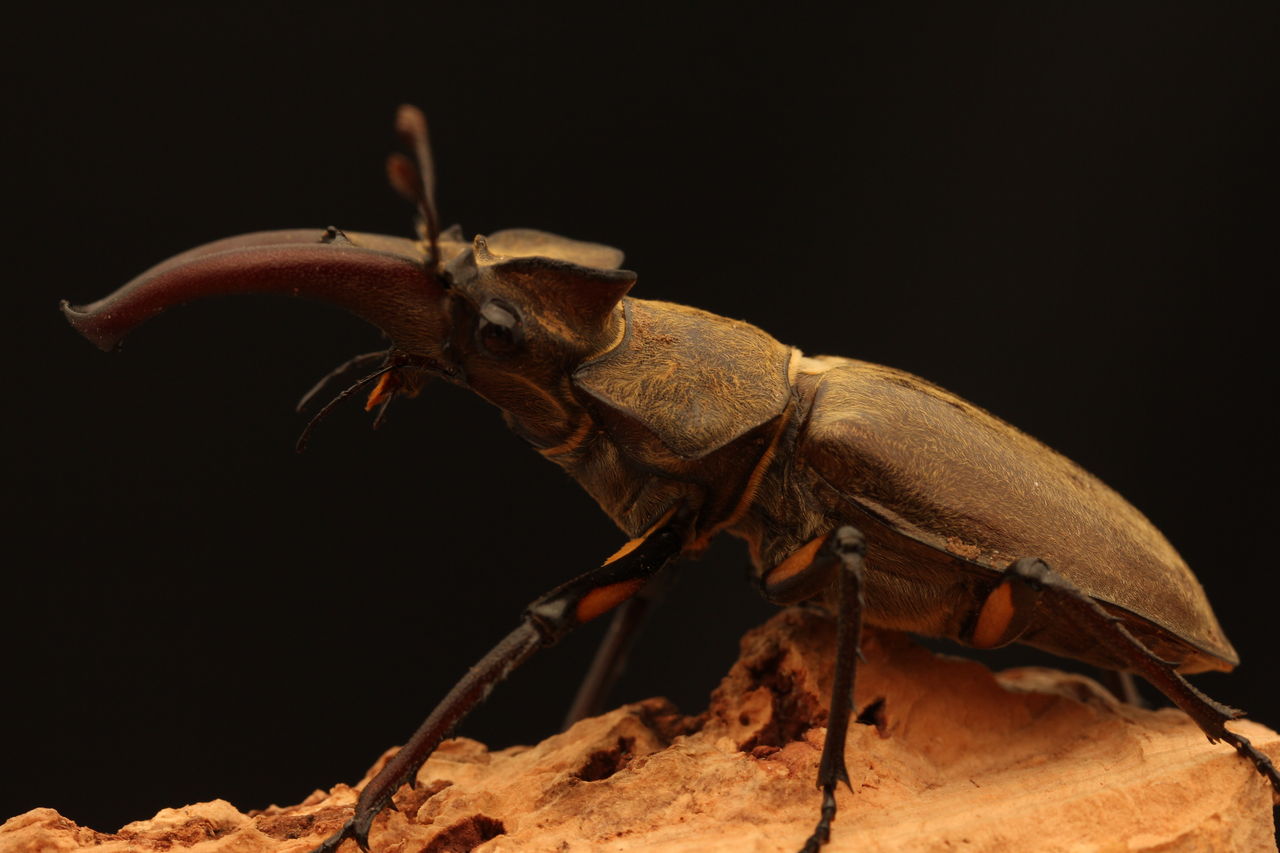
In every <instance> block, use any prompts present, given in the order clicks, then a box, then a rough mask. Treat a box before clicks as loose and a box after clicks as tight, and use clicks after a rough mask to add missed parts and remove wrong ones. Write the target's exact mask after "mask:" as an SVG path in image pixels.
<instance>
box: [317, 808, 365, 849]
mask: <svg viewBox="0 0 1280 853" xmlns="http://www.w3.org/2000/svg"><path fill="white" fill-rule="evenodd" d="M356 823H357V822H356V819H355V818H354V817H352V818H351V819H349V820H348V821H347V822H346V823H344V824H343V825H342V829H339V830H338V831H337V832H335V833H334V834H333V835H330V836H329V837H328V838H326V839H325V840H324V841H322V842H320V845H319V846H318V847H316V848H315V849H314V850H312V851H311V853H338V848H339V847H341V846H342V842H344V841H346V840H347V839H348V838H351V839H354V840H355V842H356V844H358V845H360V849H361V850H363V851H365V853H369V829H368V827H365V829H364V831H361V830H360V828H359V827H358V826H357V825H356Z"/></svg>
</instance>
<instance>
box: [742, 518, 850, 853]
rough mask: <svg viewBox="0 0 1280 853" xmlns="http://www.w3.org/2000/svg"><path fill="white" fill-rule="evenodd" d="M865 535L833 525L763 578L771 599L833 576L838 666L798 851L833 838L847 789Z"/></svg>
mask: <svg viewBox="0 0 1280 853" xmlns="http://www.w3.org/2000/svg"><path fill="white" fill-rule="evenodd" d="M866 550H867V545H866V539H865V538H864V537H863V535H862V533H861V531H859V530H858V529H857V528H855V527H849V526H844V527H840V528H837V529H836V530H835V532H834V533H831V534H830V535H829V537H828V536H821V537H818V538H817V539H814V540H813V541H811V542H810V543H809V544H807V545H805V546H804V547H802V548H800V549H799V550H798V551H796V553H794V554H792V555H791V556H790V557H788V558H787V559H786V560H784V561H782V562H781V563H779V564H778V565H777V566H776V567H774V568H773V569H772V570H771V571H770V572H769V573H768V574H767V575H766V576H765V577H764V578H763V587H764V589H763V591H764V594H765V597H766V598H768V599H769V600H770V601H774V602H778V603H790V602H794V601H799V600H803V599H804V598H809V597H811V596H813V595H815V594H819V593H821V592H823V591H824V590H825V589H827V588H828V587H829V586H830V584H831V582H832V580H833V576H834V581H835V599H834V602H833V603H834V606H835V611H836V670H835V677H834V678H833V679H832V684H831V710H830V711H829V712H828V713H827V737H826V740H825V741H824V742H823V744H822V759H821V760H820V761H819V763H818V787H820V788H821V789H822V816H821V817H820V818H819V819H818V825H817V826H816V827H814V830H813V834H812V835H810V836H809V838H808V839H807V840H806V841H805V843H804V847H803V848H801V851H800V853H817V851H818V850H819V848H821V847H822V845H823V844H826V843H827V841H828V840H829V839H830V838H831V823H832V821H834V820H835V817H836V786H837V785H839V783H841V782H843V783H844V784H845V785H846V786H848V787H849V788H850V789H851V790H852V788H853V786H852V784H851V783H850V782H849V771H848V768H846V767H845V763H844V747H845V739H846V736H847V735H848V733H849V718H850V717H851V716H852V714H853V684H854V680H855V677H856V676H857V671H858V659H859V658H860V657H862V651H861V649H860V648H859V641H860V639H861V637H862V606H863V603H862V559H863V556H864V555H865V554H866Z"/></svg>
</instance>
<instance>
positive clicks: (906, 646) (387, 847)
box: [0, 609, 1280, 853]
mask: <svg viewBox="0 0 1280 853" xmlns="http://www.w3.org/2000/svg"><path fill="white" fill-rule="evenodd" d="M833 647H834V626H833V625H832V624H831V623H830V622H829V621H827V620H826V619H824V618H822V617H821V616H819V615H817V614H815V613H812V612H808V611H805V610H801V609H791V610H786V611H783V612H781V613H779V614H778V615H777V616H775V617H774V618H773V619H772V620H770V621H769V622H768V623H766V624H765V625H764V626H762V627H760V628H758V629H756V630H754V631H751V632H750V633H748V634H747V635H746V636H745V637H744V638H743V641H742V655H741V657H740V659H739V660H738V662H737V663H736V664H734V666H733V668H732V669H731V670H730V672H729V674H728V676H726V678H725V679H724V681H723V683H722V684H721V685H720V687H719V688H717V689H716V691H715V692H714V693H713V695H712V697H711V704H710V707H709V709H708V710H707V711H706V712H704V713H703V714H701V715H699V716H697V717H689V716H683V715H681V714H680V713H679V712H678V711H677V710H676V709H675V708H674V707H673V706H671V705H670V703H668V702H666V701H665V700H662V699H651V700H647V701H644V702H638V703H635V704H631V705H625V706H623V707H621V708H618V709H617V710H614V711H611V712H609V713H607V714H604V715H602V716H600V717H596V718H593V719H589V720H584V721H582V722H580V723H578V724H577V725H575V726H574V727H573V728H572V729H570V730H569V731H567V732H565V733H563V734H558V735H555V736H553V737H550V738H548V739H546V740H545V741H543V742H542V743H540V744H538V745H537V746H532V747H525V746H519V747H511V748H508V749H503V750H498V751H490V750H488V749H486V748H485V746H484V745H483V744H480V743H478V742H476V741H473V740H469V739H467V738H457V739H454V740H450V741H446V742H445V743H444V744H443V745H442V746H441V748H440V749H439V750H438V751H437V752H436V754H435V755H434V756H433V757H432V758H431V760H430V761H428V762H427V763H426V764H425V765H424V766H423V768H422V770H421V771H420V772H419V774H418V779H417V786H416V788H413V789H411V788H408V787H404V788H402V789H401V790H400V792H399V793H398V794H397V796H396V805H397V808H398V811H395V812H387V813H384V814H383V815H381V816H380V817H379V818H378V819H377V821H376V822H375V823H374V825H373V831H372V833H371V836H370V840H371V843H372V847H373V850H374V851H375V853H384V851H385V853H418V851H424V853H446V851H472V850H475V851H477V853H499V851H547V852H548V853H551V851H556V853H577V851H583V853H585V851H618V853H622V851H642V850H643V851H672V853H674V851H681V853H685V851H687V853H694V851H697V853H714V852H715V851H725V853H729V851H733V853H741V852H742V851H759V853H765V851H768V853H774V851H794V850H796V849H798V848H799V846H800V845H801V843H803V841H804V839H805V838H806V837H807V836H808V834H809V832H810V831H811V830H812V827H813V824H814V822H815V821H816V819H817V816H818V805H819V794H818V791H817V789H816V788H815V787H814V780H815V778H816V772H817V764H818V756H819V753H820V750H821V747H822V739H823V735H824V732H825V729H824V728H823V722H824V720H825V716H826V709H827V701H828V691H829V687H830V684H829V678H830V671H831V659H830V650H831V649H832V648H833ZM863 652H864V655H865V657H866V663H865V664H863V665H862V666H861V667H860V671H859V674H858V686H857V691H856V699H857V701H856V706H857V708H858V709H859V711H861V712H862V714H863V719H862V723H861V724H855V725H853V726H852V727H851V731H850V736H849V745H848V753H847V761H848V765H849V772H850V776H851V778H852V779H853V790H852V791H849V790H844V789H842V790H841V792H840V794H839V807H840V811H839V815H838V817H837V819H836V823H835V829H834V833H833V837H832V841H831V843H830V845H828V847H827V848H825V849H826V850H828V851H831V853H839V852H840V851H859V853H875V851H943V850H948V851H950V850H967V851H997V850H999V851H1006V850H1036V851H1183V850H1188V851H1201V850H1203V851H1208V850H1213V851H1259V850H1275V849H1276V848H1275V836H1274V829H1273V823H1272V821H1273V811H1272V805H1273V803H1272V795H1271V792H1270V789H1269V787H1268V786H1267V784H1266V783H1265V781H1264V780H1263V779H1262V778H1261V777H1260V776H1259V775H1258V774H1257V773H1255V772H1254V770H1253V768H1252V766H1251V765H1249V764H1248V763H1247V762H1246V761H1245V760H1243V759H1242V758H1240V757H1238V756H1237V755H1236V753H1235V752H1234V750H1232V749H1231V748H1230V747H1228V746H1225V745H1223V744H1217V745H1211V744H1209V743H1208V742H1207V741H1206V740H1205V737H1204V735H1203V734H1202V733H1201V732H1200V730H1199V729H1198V728H1196V726H1195V725H1194V724H1193V723H1192V722H1191V721H1190V720H1189V719H1188V718H1187V717H1186V716H1185V715H1184V714H1182V713H1181V712H1179V711H1177V710H1173V709H1164V710H1158V711H1148V710H1142V709H1138V708H1134V707H1130V706H1127V705H1123V704H1121V703H1119V702H1117V701H1116V700H1115V699H1113V698H1112V697H1111V695H1110V694H1109V693H1107V692H1106V691H1105V690H1104V689H1103V688H1101V687H1100V686H1098V685H1097V684H1096V683H1094V682H1093V681H1091V680H1089V679H1088V678H1085V677H1083V676H1079V675H1071V674H1066V673H1062V672H1057V671H1053V670H1047V669H1038V668H1024V669H1017V670H1009V671H1006V672H1003V673H1000V674H994V675H993V674H992V673H991V672H990V671H989V670H987V669H986V668H985V667H983V666H982V665H980V664H978V663H975V662H972V661H966V660H961V659H957V658H950V657H946V656H941V655H936V654H933V653H931V652H929V651H928V650H926V649H924V648H922V647H920V646H919V645H917V644H916V643H914V642H913V641H912V640H910V639H909V638H908V637H906V636H903V635H900V634H892V633H881V632H875V631H869V632H868V633H867V634H866V635H865V637H864V641H863ZM497 701H501V700H500V697H498V698H497ZM1231 725H1232V727H1233V728H1234V729H1235V730H1236V731H1239V732H1241V733H1243V734H1245V735H1247V736H1248V737H1249V738H1251V739H1252V740H1253V742H1254V744H1255V745H1257V746H1259V747H1260V748H1262V749H1263V750H1264V751H1266V752H1267V753H1268V754H1269V755H1270V756H1271V757H1272V758H1273V760H1280V736H1277V734H1276V733H1275V732H1273V731H1270V730H1268V729H1266V728H1265V727H1263V726H1261V725H1259V724H1257V723H1252V722H1248V721H1240V722H1236V723H1232V724H1231ZM393 753H394V750H390V751H388V753H387V755H385V756H383V758H382V760H381V761H379V763H378V764H377V765H375V767H374V768H372V769H371V770H370V771H369V775H367V776H366V777H365V780H362V782H361V783H360V784H363V782H364V781H367V780H368V779H369V778H370V776H371V775H372V774H373V773H374V772H375V771H376V770H377V769H378V767H380V766H381V763H382V761H385V760H386V759H387V757H389V756H390V755H391V754H393ZM358 789H359V784H358V785H357V786H355V787H350V786H347V785H343V784H339V785H337V786H335V787H334V788H333V789H331V790H330V791H328V792H324V791H316V792H315V793H314V794H313V795H312V796H310V797H308V798H307V799H306V800H305V801H304V802H302V803H300V804H298V805H295V806H286V807H279V806H271V807H269V808H266V809H262V810H260V811H252V812H248V813H241V812H240V811H238V810H237V809H236V808H235V807H233V806H232V805H231V804H229V803H227V802H225V801H223V800H214V801H213V802H209V803H198V804H195V805H189V806H183V807H181V808H174V809H165V810H163V811H161V812H160V813H159V814H157V815H156V816H155V817H153V818H150V819H149V820H140V821H136V822H134V823H130V824H127V825H125V826H124V827H121V828H120V829H119V830H117V831H115V832H100V831H96V830H93V829H89V828H85V827H80V826H77V825H76V824H75V823H73V822H72V821H71V820H70V819H68V818H65V817H63V816H61V815H59V814H58V813H57V812H56V811H54V810H52V809H34V810H32V811H30V812H28V813H26V814H23V815H19V816H17V817H14V818H13V819H11V820H9V821H8V822H7V823H5V824H4V825H3V826H2V827H0V853H37V851H38V853H70V851H93V853H125V852H126V851H160V850H167V851H183V850H186V849H188V848H191V849H193V850H198V851H200V853H258V851H261V853H305V851H306V850H308V849H310V847H312V846H313V845H315V844H316V843H318V842H319V841H321V840H322V839H323V838H324V837H325V836H327V835H328V834H330V833H331V832H333V831H334V830H336V829H338V828H339V827H340V826H341V824H342V822H343V821H344V820H346V818H347V817H348V816H349V815H350V814H351V807H352V805H353V804H354V802H355V797H356V793H357V791H358ZM357 849H358V848H357V847H356V845H355V843H354V842H347V843H346V844H345V845H344V847H343V851H344V853H356V851H357Z"/></svg>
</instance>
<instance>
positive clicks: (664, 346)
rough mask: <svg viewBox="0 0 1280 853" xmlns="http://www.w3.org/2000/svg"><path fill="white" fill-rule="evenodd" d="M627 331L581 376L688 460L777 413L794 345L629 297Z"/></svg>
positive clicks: (618, 412)
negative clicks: (789, 345)
mask: <svg viewBox="0 0 1280 853" xmlns="http://www.w3.org/2000/svg"><path fill="white" fill-rule="evenodd" d="M624 310H625V322H626V330H625V332H624V334H623V338H622V340H621V341H620V342H619V343H618V344H617V345H616V346H615V347H613V348H612V349H611V350H609V351H608V352H606V353H604V354H603V355H601V356H598V357H596V358H594V359H591V360H589V361H587V362H586V363H584V364H582V365H581V366H580V367H579V368H578V369H577V370H576V371H575V372H574V374H573V381H574V384H575V385H576V386H577V387H578V388H580V389H582V390H583V391H585V392H586V393H587V394H588V395H589V396H590V397H592V398H594V399H595V400H596V401H598V402H599V403H601V404H603V406H604V407H605V408H606V409H607V410H609V411H610V412H611V413H613V414H614V415H615V416H621V417H623V418H626V419H627V420H629V421H631V422H633V423H635V424H638V425H640V426H641V427H643V428H644V429H646V430H647V431H648V432H649V433H651V434H652V435H653V436H655V437H656V438H657V439H658V440H659V441H660V442H661V443H662V444H663V445H664V446H665V447H666V449H667V450H669V451H670V452H672V453H674V454H675V455H676V456H678V457H681V458H683V459H698V458H701V457H703V456H706V455H707V454H709V453H712V452H714V451H716V450H719V449H720V448H722V447H724V446H725V445H727V444H729V443H730V442H732V441H734V440H735V439H737V438H739V437H741V436H743V435H745V434H746V433H748V432H750V431H751V430H753V429H755V428H756V427H758V426H760V425H761V424H763V423H765V422H766V421H769V420H770V419H772V418H775V417H777V416H778V414H779V413H781V412H782V410H783V409H784V408H785V407H786V405H787V402H788V400H789V399H790V395H791V391H790V384H789V382H788V380H787V364H788V360H789V359H790V357H791V353H792V352H793V350H792V349H791V348H790V347H787V346H785V345H783V344H781V343H779V342H778V341H777V340H775V339H774V338H773V337H771V336H770V335H769V334H768V333H766V332H764V331H763V330H761V329H759V328H757V327H755V326H752V325H751V324H749V323H743V322H741V321H738V320H731V319H729V318H727V317H721V316H718V315H716V314H711V313H709V312H706V311H701V310H699V309H697V308H690V307H688V306H685V305H676V304H674V303H670V302H656V301H652V300H645V299H630V298H628V299H626V300H624Z"/></svg>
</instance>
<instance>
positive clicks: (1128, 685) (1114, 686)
mask: <svg viewBox="0 0 1280 853" xmlns="http://www.w3.org/2000/svg"><path fill="white" fill-rule="evenodd" d="M1098 680H1099V681H1101V682H1102V684H1103V686H1104V687H1106V688H1107V689H1108V690H1110V691H1111V695H1112V696H1114V697H1116V698H1117V699H1119V700H1120V701H1121V702H1123V703H1125V704H1126V705H1132V706H1134V707H1135V708H1148V707H1150V706H1149V705H1148V704H1147V700H1146V699H1144V698H1142V692H1141V691H1139V690H1138V683H1137V682H1136V681H1134V679H1133V673H1132V672H1125V671H1123V670H1118V669H1099V670H1098Z"/></svg>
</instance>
